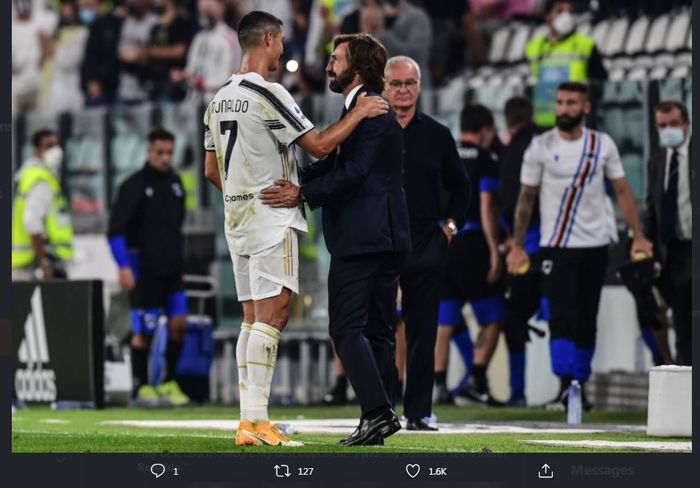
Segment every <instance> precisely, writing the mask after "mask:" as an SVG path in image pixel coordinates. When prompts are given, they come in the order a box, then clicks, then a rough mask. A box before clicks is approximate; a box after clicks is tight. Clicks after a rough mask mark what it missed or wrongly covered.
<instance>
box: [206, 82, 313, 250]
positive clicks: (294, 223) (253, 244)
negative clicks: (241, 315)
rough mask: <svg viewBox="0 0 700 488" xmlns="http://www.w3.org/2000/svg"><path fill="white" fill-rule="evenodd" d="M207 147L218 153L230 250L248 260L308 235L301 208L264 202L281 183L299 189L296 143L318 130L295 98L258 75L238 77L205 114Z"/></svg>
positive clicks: (279, 86) (213, 100)
mask: <svg viewBox="0 0 700 488" xmlns="http://www.w3.org/2000/svg"><path fill="white" fill-rule="evenodd" d="M204 126H205V132H204V148H205V149H206V150H207V151H216V159H217V161H218V166H219V174H220V175H221V183H222V188H223V199H224V215H225V222H224V230H225V232H226V238H227V240H228V245H229V248H230V249H231V250H232V251H233V252H235V253H236V254H239V255H243V256H247V255H251V254H255V253H258V252H260V251H262V250H264V249H267V248H269V247H272V246H275V245H277V244H279V243H280V242H282V239H283V238H284V234H285V231H286V230H287V229H288V228H293V229H297V230H299V231H301V232H306V230H307V227H306V219H305V218H304V212H303V209H302V207H301V206H299V207H295V208H272V207H269V206H267V205H263V203H262V202H261V201H260V199H259V193H260V191H261V190H262V189H264V188H266V187H268V186H271V185H272V184H273V182H274V181H275V180H278V179H285V180H289V181H291V182H293V183H295V184H297V185H298V184H299V179H298V176H297V162H296V157H295V154H294V142H295V141H296V140H297V139H299V137H301V136H302V135H304V134H306V133H307V132H308V131H310V130H311V129H313V127H314V125H313V124H312V123H311V122H310V121H309V120H308V119H307V118H306V117H304V114H303V113H302V112H301V110H300V109H299V106H298V105H297V104H296V102H295V101H294V99H293V98H292V96H291V95H290V94H289V92H288V91H287V90H285V88H284V87H283V86H282V85H280V84H278V83H269V82H267V81H265V79H263V77H262V76H260V75H259V74H257V73H246V74H244V75H238V74H236V75H233V76H232V77H231V78H230V79H229V80H228V81H227V82H226V83H225V84H224V85H223V86H222V87H221V88H220V89H219V91H217V92H216V95H214V98H213V99H212V101H211V102H210V103H209V105H208V107H207V110H206V113H205V115H204Z"/></svg>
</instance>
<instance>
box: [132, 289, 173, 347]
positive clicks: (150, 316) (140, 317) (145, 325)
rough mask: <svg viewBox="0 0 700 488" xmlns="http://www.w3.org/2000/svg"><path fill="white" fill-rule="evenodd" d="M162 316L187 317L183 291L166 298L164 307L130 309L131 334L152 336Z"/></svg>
mask: <svg viewBox="0 0 700 488" xmlns="http://www.w3.org/2000/svg"><path fill="white" fill-rule="evenodd" d="M162 315H165V316H167V317H168V318H171V317H175V316H178V315H187V296H186V295H185V290H177V291H174V292H172V293H170V294H169V295H168V296H167V299H166V303H165V307H144V308H132V309H131V332H132V333H133V334H139V335H148V336H150V335H153V333H154V332H155V330H156V328H157V327H158V322H159V320H160V317H161V316H162Z"/></svg>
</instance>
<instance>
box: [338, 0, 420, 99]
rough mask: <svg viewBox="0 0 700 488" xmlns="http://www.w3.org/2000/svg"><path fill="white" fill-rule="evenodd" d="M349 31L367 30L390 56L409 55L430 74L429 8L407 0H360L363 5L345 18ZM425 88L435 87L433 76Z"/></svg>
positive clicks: (343, 23) (345, 30)
mask: <svg viewBox="0 0 700 488" xmlns="http://www.w3.org/2000/svg"><path fill="white" fill-rule="evenodd" d="M340 31H341V33H345V32H366V33H368V34H372V35H373V36H374V37H376V38H377V39H379V42H381V43H382V44H383V45H384V47H385V48H386V50H387V52H388V53H389V56H390V57H391V56H400V55H403V56H408V57H410V58H413V59H414V60H415V61H416V62H417V63H418V66H420V69H421V72H423V73H430V69H429V65H428V55H429V53H430V46H431V41H432V38H433V28H432V26H431V24H430V18H429V17H428V14H427V13H425V10H423V9H422V8H419V7H416V6H414V5H412V4H410V3H408V1H407V0H360V7H359V9H357V10H356V11H355V12H353V13H351V14H349V15H348V16H346V18H344V19H343V22H342V24H341V28H340ZM422 84H423V88H429V87H430V86H431V80H430V76H425V77H424V78H423V81H422Z"/></svg>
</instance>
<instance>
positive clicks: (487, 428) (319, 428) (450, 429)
mask: <svg viewBox="0 0 700 488" xmlns="http://www.w3.org/2000/svg"><path fill="white" fill-rule="evenodd" d="M278 423H280V424H287V425H290V426H291V427H292V428H293V429H294V433H295V434H331V435H346V434H347V433H348V432H351V431H352V430H354V429H355V427H356V426H357V419H328V420H282V421H279V422H278ZM101 424H102V425H121V426H125V427H141V428H151V429H202V430H224V431H229V432H232V431H235V430H236V429H237V428H238V421H237V420H105V421H103V422H101ZM438 428H439V429H440V430H439V431H438V432H423V431H419V432H416V431H407V430H405V429H402V430H400V431H399V432H398V433H397V434H399V435H405V434H412V435H440V434H554V435H561V434H600V433H605V432H610V430H609V429H608V430H604V429H594V428H590V429H582V428H575V429H572V428H568V427H542V428H537V427H522V426H517V425H505V424H500V425H498V424H477V423H460V424H456V423H438ZM620 428H625V429H629V428H630V426H620ZM633 428H634V429H640V431H643V429H644V427H643V426H641V427H638V426H634V427H633Z"/></svg>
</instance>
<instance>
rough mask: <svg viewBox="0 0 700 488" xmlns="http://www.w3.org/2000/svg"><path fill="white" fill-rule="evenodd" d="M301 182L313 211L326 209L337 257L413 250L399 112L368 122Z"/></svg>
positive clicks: (325, 224)
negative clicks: (397, 115)
mask: <svg viewBox="0 0 700 488" xmlns="http://www.w3.org/2000/svg"><path fill="white" fill-rule="evenodd" d="M362 91H366V90H363V89H360V90H359V91H358V93H357V94H356V95H355V98H354V99H353V101H352V104H351V105H350V109H352V108H353V107H354V105H355V103H356V101H357V96H358V95H359V93H360V92H362ZM367 94H368V95H378V94H376V93H367ZM300 177H301V182H302V185H301V193H302V195H303V196H304V198H305V199H306V201H307V202H308V204H309V206H310V207H311V208H312V209H315V208H319V207H322V208H323V236H324V239H325V241H326V246H327V247H328V251H329V252H330V253H331V255H334V256H354V255H358V254H367V253H375V252H385V251H389V252H405V251H408V250H410V247H411V242H410V227H409V220H408V207H407V205H406V194H405V193H404V188H403V134H402V130H401V126H400V125H399V123H398V121H397V120H396V115H395V114H394V112H393V111H390V112H389V113H387V114H385V115H381V116H379V117H374V118H372V119H365V120H363V121H362V122H361V123H360V125H358V126H357V128H356V129H355V130H354V131H353V132H352V134H351V135H350V136H349V137H348V138H347V139H346V140H345V142H343V143H342V144H341V145H340V146H339V147H338V148H337V149H336V151H335V152H334V153H332V154H330V155H328V156H327V157H326V158H325V159H323V160H321V161H319V162H317V163H316V164H315V165H313V166H312V167H310V168H306V169H302V170H301V171H300Z"/></svg>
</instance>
